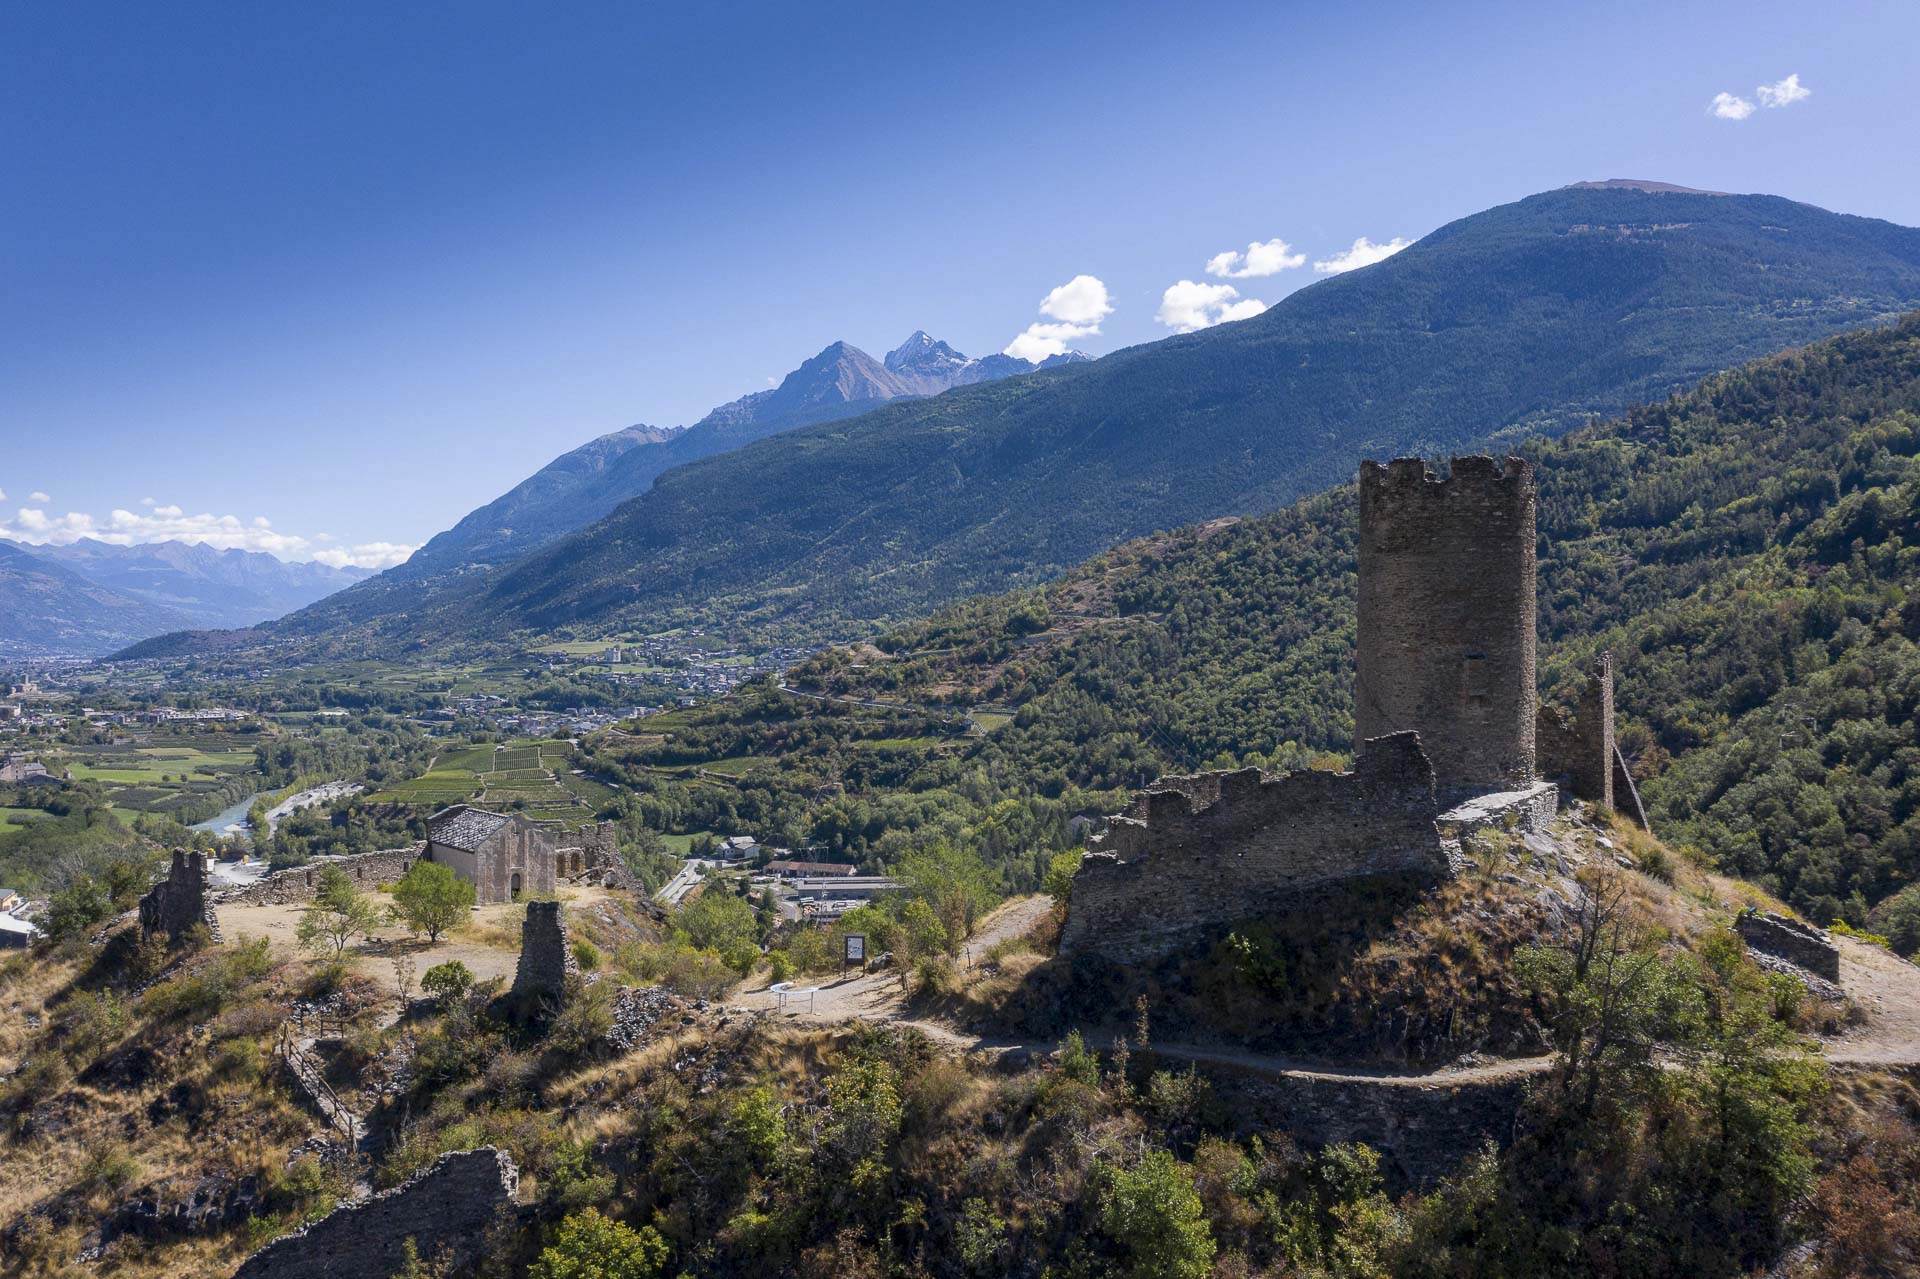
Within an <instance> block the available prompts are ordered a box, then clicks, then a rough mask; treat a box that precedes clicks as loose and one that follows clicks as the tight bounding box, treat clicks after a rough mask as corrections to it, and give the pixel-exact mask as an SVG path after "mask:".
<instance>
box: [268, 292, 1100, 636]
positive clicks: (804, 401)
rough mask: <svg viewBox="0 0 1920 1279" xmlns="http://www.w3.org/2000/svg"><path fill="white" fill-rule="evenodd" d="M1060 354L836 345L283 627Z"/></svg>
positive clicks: (400, 600)
mask: <svg viewBox="0 0 1920 1279" xmlns="http://www.w3.org/2000/svg"><path fill="white" fill-rule="evenodd" d="M1086 359H1087V357H1086V356H1084V355H1081V354H1080V353H1078V352H1067V353H1065V354H1063V355H1057V356H1053V357H1051V358H1049V359H1048V360H1046V361H1044V362H1043V363H1042V364H1041V365H1039V366H1035V365H1032V364H1029V363H1028V362H1027V361H1025V360H1019V359H1015V358H1013V357H1012V356H1007V355H990V356H986V357H984V358H981V359H970V358H968V357H967V356H965V355H962V354H961V353H960V352H958V351H956V350H954V349H953V348H952V347H951V346H949V345H947V344H946V343H945V342H942V341H939V340H938V339H936V338H932V337H929V336H928V335H927V334H926V333H924V332H922V331H920V330H915V331H914V333H913V335H912V336H911V337H909V338H908V339H907V340H906V341H905V342H903V343H902V344H901V345H900V346H898V347H896V348H895V349H894V350H892V351H889V352H888V353H887V355H886V358H885V359H884V360H876V359H874V358H873V357H872V356H871V355H868V354H867V353H866V352H865V351H862V350H861V349H860V348H859V347H857V346H854V345H852V344H851V343H847V342H835V343H833V344H831V345H830V346H828V347H827V348H826V349H825V350H823V351H821V352H820V353H819V354H818V355H816V356H814V357H813V358H812V359H810V360H807V361H806V362H805V363H803V364H801V365H800V367H799V368H797V369H795V370H794V371H793V372H791V373H789V374H787V376H786V378H785V379H784V380H782V381H781V383H780V385H779V386H777V387H773V388H770V389H768V390H765V391H755V392H753V393H752V394H749V395H743V396H741V397H740V398H739V399H737V400H733V401H731V402H729V403H727V404H723V405H721V406H720V407H719V408H717V409H715V410H713V411H712V412H711V413H709V414H707V415H706V416H705V417H703V418H701V419H700V420H699V421H698V422H695V423H694V424H693V425H692V426H689V427H684V428H672V429H665V430H663V429H661V428H658V427H651V426H635V427H629V428H627V429H626V430H624V431H616V432H613V433H612V434H610V435H604V436H601V437H600V438H599V439H596V440H592V441H589V442H588V443H586V444H584V445H582V446H581V447H579V448H577V449H574V450H573V451H571V452H569V453H566V454H563V455H562V456H560V457H559V458H556V459H555V460H554V461H553V462H551V463H549V464H548V465H547V466H545V467H543V468H542V469H541V470H540V471H538V472H537V473H535V474H534V475H533V476H531V477H529V478H528V479H526V480H524V481H522V482H521V483H520V484H518V485H516V486H515V487H514V488H513V489H512V490H510V491H509V492H507V493H506V494H504V495H502V496H501V497H499V498H496V499H495V500H493V501H492V502H489V503H488V504H487V505H485V506H483V507H481V508H480V509H478V510H476V511H473V512H471V513H470V514H468V515H467V516H466V517H464V518H463V519H462V520H461V521H460V522H459V523H458V524H456V525H454V526H453V527H452V528H451V529H448V530H447V531H446V532H444V533H440V534H438V535H436V536H435V537H433V538H432V539H431V540H430V541H428V542H427V544H426V545H425V546H423V547H421V548H420V550H419V551H418V552H416V553H415V554H414V555H413V557H412V558H411V559H409V560H408V561H407V562H406V563H405V564H401V565H399V566H397V567H395V568H392V569H389V570H388V571H387V572H386V573H384V574H382V575H381V576H380V577H379V578H378V579H376V580H374V581H371V582H369V583H367V584H366V585H365V586H364V587H362V588H361V589H359V590H356V591H354V592H352V593H351V594H345V595H342V596H340V597H339V598H337V599H332V600H328V601H327V602H326V603H325V604H324V605H323V606H322V607H320V608H316V609H313V610H311V611H309V612H307V613H305V614H303V615H302V616H300V617H298V618H295V619H292V620H291V621H290V622H289V624H288V626H287V627H286V628H285V629H287V630H289V631H297V632H303V633H307V632H313V631H324V630H328V629H331V628H336V627H340V626H343V625H357V624H363V623H365V622H367V621H369V620H370V619H374V618H378V617H381V616H383V615H385V614H388V613H396V612H398V613H407V612H411V611H413V610H416V609H420V608H422V607H423V606H425V605H426V604H427V602H428V601H429V600H430V599H432V598H433V597H434V596H436V595H438V594H439V593H441V592H443V591H449V590H451V591H453V592H455V593H456V594H458V593H460V592H462V591H464V590H465V589H466V588H467V587H468V585H469V583H468V581H467V580H466V578H465V577H464V574H466V573H467V572H469V571H471V570H472V569H473V568H474V567H476V566H480V567H485V566H491V565H499V564H507V563H511V562H512V561H514V560H516V559H519V558H521V557H523V556H526V555H529V554H531V553H532V552H534V551H536V550H538V549H539V548H540V547H542V546H546V545H548V544H550V543H552V542H554V541H555V540H557V539H559V538H560V537H563V536H564V535H566V534H568V533H571V532H573V531H574V530H576V529H580V528H584V527H585V526H587V525H589V524H591V523H593V522H594V521H596V520H598V519H600V518H602V517H603V516H605V515H606V514H607V513H608V512H610V511H612V510H613V509H614V508H616V507H618V506H619V505H620V504H621V503H622V502H625V501H627V500H628V499H630V498H633V497H635V496H637V495H639V494H642V493H645V492H646V491H647V490H648V489H649V488H651V487H652V486H653V482H654V480H655V479H656V478H657V477H658V476H659V475H660V474H661V473H662V472H664V471H668V470H671V469H672V468H673V467H676V466H681V465H684V464H686V463H688V462H695V461H698V460H700V459H701V458H706V457H712V456H714V455H716V454H719V453H725V452H727V451H728V450H730V449H737V448H739V447H741V446H742V445H744V444H750V443H752V442H753V441H755V440H762V439H766V438H767V437H769V436H773V435H778V434H780V433H781V432H783V431H791V430H794V429H796V428H798V427H803V426H811V425H813V424H815V423H819V422H832V421H837V420H839V419H841V418H847V417H854V416H857V415H858V414H861V413H865V412H867V411H869V410H871V409H874V408H878V407H879V406H880V405H883V404H886V403H888V402H890V401H893V400H897V399H908V398H913V397H917V396H925V395H937V394H939V393H940V392H941V391H944V390H947V389H948V388H949V387H954V386H972V385H976V384H978V383H981V382H992V381H998V380H999V379H1002V378H1009V377H1016V376H1019V375H1021V374H1024V373H1030V372H1032V371H1033V370H1034V368H1035V367H1041V368H1054V367H1058V366H1059V365H1062V364H1075V363H1080V362H1084V361H1085V360H1086Z"/></svg>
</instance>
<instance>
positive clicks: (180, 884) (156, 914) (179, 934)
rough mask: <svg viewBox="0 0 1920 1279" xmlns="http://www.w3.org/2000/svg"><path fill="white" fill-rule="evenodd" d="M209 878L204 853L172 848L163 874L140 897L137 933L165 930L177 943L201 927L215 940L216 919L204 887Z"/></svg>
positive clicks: (210, 899) (144, 933) (148, 934)
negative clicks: (162, 877)
mask: <svg viewBox="0 0 1920 1279" xmlns="http://www.w3.org/2000/svg"><path fill="white" fill-rule="evenodd" d="M211 879H212V874H211V871H210V868H209V866H208V864H207V855H206V854H205V853H195V852H189V851H188V850H186V849H184V848H176V849H174V850H173V863H172V865H170V866H169V867H168V868H167V877H166V878H165V879H163V880H161V881H160V882H159V883H157V884H155V885H154V886H153V887H152V888H150V889H148V890H147V895H146V896H144V897H142V898H141V899H140V934H141V936H143V937H150V936H152V935H153V934H154V933H165V934H166V935H167V937H168V938H169V939H170V940H171V941H172V943H173V944H174V945H181V944H183V943H184V942H185V941H186V940H187V936H188V934H189V933H191V932H192V930H193V929H194V928H196V927H205V928H206V930H207V932H208V934H209V935H210V936H211V937H212V938H213V940H214V941H219V940H220V921H219V919H218V918H217V917H215V915H214V912H213V898H212V896H211V895H210V894H209V891H208V890H209V887H210V883H211Z"/></svg>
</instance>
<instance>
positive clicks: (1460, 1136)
mask: <svg viewBox="0 0 1920 1279" xmlns="http://www.w3.org/2000/svg"><path fill="white" fill-rule="evenodd" d="M1199 1066H1200V1070H1201V1071H1202V1073H1204V1074H1206V1075H1207V1076H1208V1078H1209V1079H1210V1080H1211V1081H1212V1083H1213V1086H1214V1094H1215V1096H1216V1097H1218V1098H1219V1099H1220V1100H1221V1101H1222V1102H1223V1103H1225V1105H1226V1106H1227V1108H1228V1113H1230V1114H1232V1115H1233V1116H1235V1119H1236V1122H1237V1123H1238V1125H1239V1127H1240V1130H1241V1132H1242V1133H1243V1134H1244V1135H1249V1136H1251V1135H1256V1134H1258V1133H1260V1132H1263V1131H1267V1130H1270V1129H1276V1128H1277V1129H1280V1130H1282V1131H1285V1132H1288V1133H1291V1134H1292V1135H1293V1137H1294V1138H1295V1140H1297V1141H1299V1142H1300V1143H1301V1144H1302V1145H1306V1146H1309V1147H1313V1146H1331V1145H1335V1144H1338V1143H1340V1142H1351V1141H1360V1142H1365V1143H1366V1144H1367V1145H1369V1146H1371V1147H1373V1149H1375V1150H1377V1151H1379V1152H1380V1163H1381V1171H1382V1173H1384V1174H1385V1176H1386V1179H1387V1184H1388V1186H1389V1188H1390V1189H1391V1190H1393V1191H1395V1192H1398V1191H1400V1190H1404V1189H1419V1188H1422V1187H1425V1186H1428V1185H1431V1184H1432V1183H1433V1182H1434V1181H1437V1180H1438V1179H1440V1178H1441V1177H1445V1176H1447V1175H1448V1174H1450V1173H1452V1172H1453V1171H1454V1170H1455V1169H1456V1168H1457V1167H1458V1166H1459V1164H1460V1161H1461V1159H1462V1158H1464V1157H1465V1156H1466V1155H1467V1154H1469V1153H1471V1152H1473V1151H1475V1150H1478V1149H1480V1148H1481V1147H1483V1146H1485V1145H1486V1144H1488V1143H1489V1142H1491V1143H1493V1144H1494V1145H1495V1146H1497V1147H1502V1148H1504V1147H1505V1146H1506V1145H1507V1144H1508V1143H1509V1142H1511V1141H1512V1140H1513V1134H1514V1126H1515V1122H1516V1120H1517V1119H1518V1116H1519V1113H1520V1105H1521V1102H1522V1101H1523V1100H1524V1098H1525V1095H1526V1082H1527V1079H1528V1077H1529V1076H1528V1074H1527V1073H1526V1072H1520V1071H1516V1072H1514V1073H1513V1074H1510V1075H1505V1076H1495V1077H1493V1078H1482V1079H1475V1078H1463V1079H1459V1080H1453V1081H1443V1082H1434V1083H1415V1082H1413V1081H1411V1080H1395V1079H1377V1080H1376V1079H1341V1078H1330V1077H1322V1076H1316V1075H1311V1074H1307V1073H1305V1072H1295V1073H1290V1074H1287V1075H1275V1074H1270V1073H1256V1072H1253V1071H1248V1070H1240V1069H1235V1068H1233V1067H1230V1066H1210V1065H1208V1064H1206V1063H1199Z"/></svg>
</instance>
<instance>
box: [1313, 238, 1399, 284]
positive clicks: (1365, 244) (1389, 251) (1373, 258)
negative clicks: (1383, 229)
mask: <svg viewBox="0 0 1920 1279" xmlns="http://www.w3.org/2000/svg"><path fill="white" fill-rule="evenodd" d="M1412 243H1413V241H1412V240H1409V239H1406V238H1405V237H1403V236H1398V235H1396V236H1394V237H1393V238H1392V239H1391V240H1388V241H1387V242H1386V243H1385V244H1375V243H1374V242H1373V241H1372V240H1369V239H1368V238H1367V237H1366V236H1364V235H1363V236H1361V237H1360V238H1359V239H1357V240H1355V241H1354V242H1353V245H1352V247H1350V248H1348V249H1347V250H1345V251H1344V252H1341V253H1336V254H1334V255H1333V256H1332V257H1330V258H1325V259H1322V260H1321V261H1318V262H1315V263H1314V264H1313V269H1314V270H1315V271H1318V272H1319V273H1320V274H1321V275H1339V274H1341V273H1342V272H1345V271H1357V270H1359V269H1360V268H1361V267H1363V266H1372V265H1373V264H1374V263H1375V262H1384V261H1386V260H1387V259H1388V258H1390V257H1392V256H1393V255H1394V254H1396V253H1398V252H1399V251H1400V250H1402V249H1404V248H1406V247H1407V246H1408V245H1409V244H1412Z"/></svg>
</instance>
